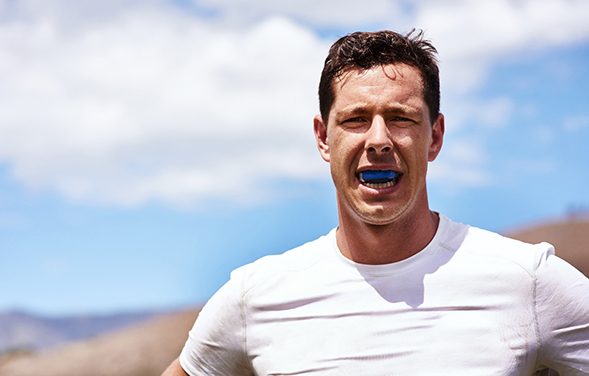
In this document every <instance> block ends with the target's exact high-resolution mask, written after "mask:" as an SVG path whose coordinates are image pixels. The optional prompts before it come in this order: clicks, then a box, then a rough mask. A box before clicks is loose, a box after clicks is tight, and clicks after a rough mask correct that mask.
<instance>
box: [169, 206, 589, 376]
mask: <svg viewBox="0 0 589 376" xmlns="http://www.w3.org/2000/svg"><path fill="white" fill-rule="evenodd" d="M180 363H181V365H182V367H183V368H184V369H185V370H186V372H188V373H189V374H190V375H328V376H329V375H338V376H341V375H354V376H358V375H370V376H374V375H387V376H388V375H436V374H448V375H465V376H473V375H485V376H488V375H531V374H533V373H534V372H535V371H536V370H537V369H539V368H542V367H543V366H546V367H550V368H552V369H555V370H557V371H558V372H560V374H561V376H564V375H589V280H588V279H587V278H585V277H584V276H583V275H582V274H581V273H580V272H579V271H577V270H576V269H574V268H573V267H572V266H570V265H569V264H567V263H566V262H564V261H563V260H561V259H559V258H558V257H556V256H554V251H553V248H552V246H551V245H549V244H547V243H541V244H538V245H530V244H526V243H522V242H519V241H516V240H512V239H508V238H505V237H502V236H500V235H498V234H495V233H492V232H488V231H484V230H481V229H478V228H474V227H469V226H467V225H463V224H458V223H454V222H452V221H450V220H449V219H448V218H446V217H444V216H442V215H440V225H439V228H438V231H437V233H436V235H435V237H434V239H433V240H432V241H431V243H430V244H429V245H428V246H427V247H426V248H425V249H423V250H422V251H420V252H419V253H417V254H416V255H414V256H412V257H410V258H408V259H405V260H403V261H400V262H396V263H393V264H386V265H362V264H357V263H354V262H352V261H350V260H348V259H347V258H345V257H344V256H343V255H342V254H341V253H340V251H339V250H338V248H337V245H336V241H335V230H333V231H331V232H330V233H329V234H328V235H326V236H323V237H321V238H319V239H317V240H315V241H313V242H310V243H307V244H304V245H302V246H300V247H298V248H295V249H293V250H290V251H288V252H286V253H284V254H282V255H275V256H267V257H264V258H261V259H259V260H258V261H256V262H254V263H252V264H249V265H246V266H243V267H241V268H239V269H237V270H235V271H234V272H233V273H232V275H231V279H230V280H229V282H227V284H225V285H224V286H223V287H222V288H221V289H220V290H219V291H218V292H217V293H216V294H215V295H214V296H213V297H212V298H211V299H210V301H209V302H208V303H207V304H206V306H205V307H204V309H203V310H202V312H201V314H200V316H199V317H198V320H197V321H196V323H195V325H194V328H193V329H192V330H191V331H190V335H189V339H188V341H187V342H186V345H185V347H184V349H183V351H182V354H181V356H180Z"/></svg>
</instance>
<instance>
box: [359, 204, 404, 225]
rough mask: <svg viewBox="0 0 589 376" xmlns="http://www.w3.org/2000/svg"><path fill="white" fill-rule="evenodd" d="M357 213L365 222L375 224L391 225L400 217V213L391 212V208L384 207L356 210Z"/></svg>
mask: <svg viewBox="0 0 589 376" xmlns="http://www.w3.org/2000/svg"><path fill="white" fill-rule="evenodd" d="M356 215H357V216H358V217H360V219H361V220H362V221H363V222H364V223H366V224H369V225H373V226H384V225H390V224H392V223H395V222H396V221H398V219H399V217H400V215H399V213H397V212H391V211H390V210H384V209H383V208H378V209H372V210H358V211H356Z"/></svg>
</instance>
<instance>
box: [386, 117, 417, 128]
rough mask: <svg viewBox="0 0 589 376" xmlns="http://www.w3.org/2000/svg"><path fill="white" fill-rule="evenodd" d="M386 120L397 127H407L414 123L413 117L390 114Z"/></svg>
mask: <svg viewBox="0 0 589 376" xmlns="http://www.w3.org/2000/svg"><path fill="white" fill-rule="evenodd" d="M388 122H390V123H392V124H393V125H395V126H397V127H408V126H410V125H412V124H414V123H415V121H414V120H413V119H410V118H408V117H404V116H392V117H390V118H389V119H388Z"/></svg>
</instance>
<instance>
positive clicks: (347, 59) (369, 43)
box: [319, 29, 440, 124]
mask: <svg viewBox="0 0 589 376" xmlns="http://www.w3.org/2000/svg"><path fill="white" fill-rule="evenodd" d="M436 54H437V50H436V48H435V47H434V46H433V45H432V44H431V42H430V41H429V40H425V39H424V38H423V31H418V32H416V31H415V29H414V30H412V31H410V32H409V33H407V34H406V35H401V34H398V33H395V32H393V31H389V30H383V31H376V32H355V33H352V34H349V35H346V36H344V37H342V38H340V39H338V40H337V41H336V42H335V43H334V44H333V45H332V46H331V48H330V49H329V54H328V55H327V58H326V59H325V65H324V66H323V72H321V80H320V81H319V110H320V111H321V117H322V118H323V121H324V122H325V124H327V120H328V118H329V111H330V109H331V106H332V105H333V101H334V100H335V92H334V87H333V82H334V80H335V79H337V78H339V77H341V75H343V74H344V73H347V72H349V71H351V70H354V69H361V70H366V69H371V68H373V67H375V66H378V65H381V66H384V65H388V64H397V63H403V64H407V65H409V66H412V67H414V68H417V69H418V70H419V72H420V73H421V79H422V81H423V98H424V100H425V103H426V104H427V106H428V108H429V115H430V119H431V121H432V124H433V122H434V121H435V120H436V118H437V117H438V114H439V112H440V74H439V69H438V61H437V59H436Z"/></svg>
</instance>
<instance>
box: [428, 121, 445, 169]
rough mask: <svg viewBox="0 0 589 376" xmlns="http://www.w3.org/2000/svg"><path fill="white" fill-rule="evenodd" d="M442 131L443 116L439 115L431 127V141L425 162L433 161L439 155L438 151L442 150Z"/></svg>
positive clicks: (443, 126) (443, 129)
mask: <svg viewBox="0 0 589 376" xmlns="http://www.w3.org/2000/svg"><path fill="white" fill-rule="evenodd" d="M444 131H445V125H444V115H443V114H439V115H438V118H437V119H436V121H435V122H434V124H433V125H432V139H431V144H430V146H429V150H428V154H427V160H428V161H430V162H432V161H434V160H435V159H436V157H437V156H438V154H439V153H440V150H442V144H443V142H444Z"/></svg>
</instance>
